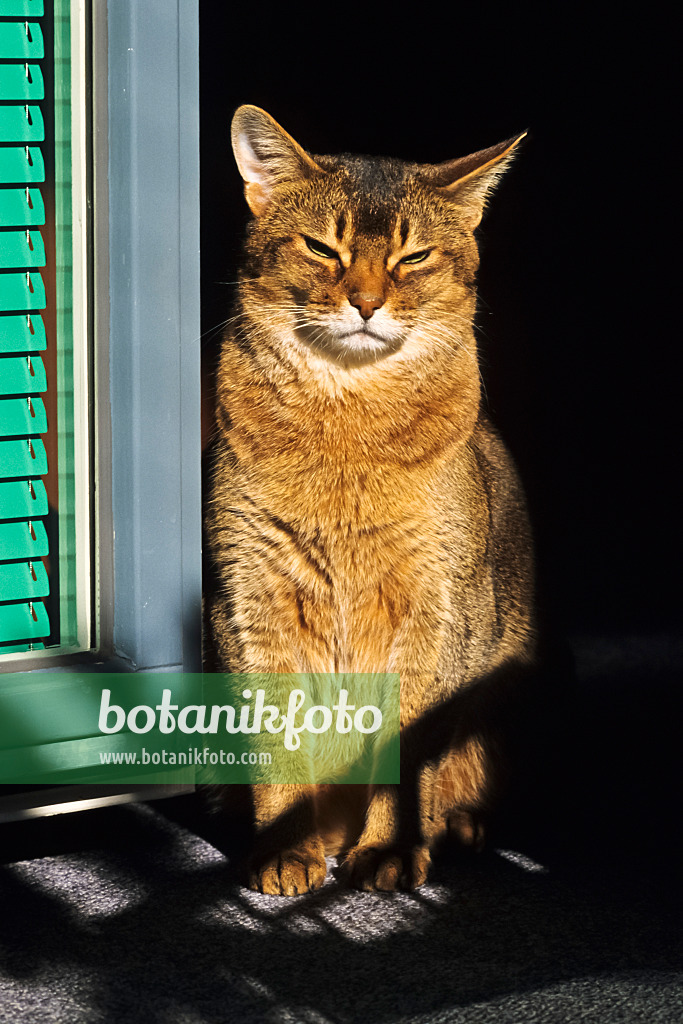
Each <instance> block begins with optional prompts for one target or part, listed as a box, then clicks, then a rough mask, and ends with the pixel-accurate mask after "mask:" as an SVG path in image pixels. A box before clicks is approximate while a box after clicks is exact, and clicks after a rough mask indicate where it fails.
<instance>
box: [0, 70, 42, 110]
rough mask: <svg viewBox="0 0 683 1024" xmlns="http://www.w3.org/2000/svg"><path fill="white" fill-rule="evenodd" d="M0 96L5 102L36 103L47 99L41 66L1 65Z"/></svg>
mask: <svg viewBox="0 0 683 1024" xmlns="http://www.w3.org/2000/svg"><path fill="white" fill-rule="evenodd" d="M0 96H2V98H3V99H4V100H23V101H24V103H35V102H36V101H37V100H43V99H45V83H44V82H43V73H42V71H41V70H40V65H39V64H28V65H25V64H0Z"/></svg>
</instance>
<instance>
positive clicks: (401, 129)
mask: <svg viewBox="0 0 683 1024" xmlns="http://www.w3.org/2000/svg"><path fill="white" fill-rule="evenodd" d="M478 10H479V12H480V13H479V14H476V15H474V16H473V15H471V14H468V16H467V17H465V16H464V15H462V13H459V9H458V7H449V8H434V7H430V6H426V5H423V6H422V7H414V8H413V9H410V8H407V7H406V8H396V7H389V6H383V7H382V8H381V9H379V8H373V7H367V8H364V7H363V8H359V7H357V8H346V7H344V8H341V7H335V8H334V9H330V8H320V7H318V8H303V9H297V8H290V7H288V5H281V6H280V7H277V8H263V7H261V6H257V5H254V7H253V13H252V12H250V10H249V9H246V10H245V8H244V7H242V8H240V14H239V20H238V21H236V20H235V17H236V16H235V15H231V14H230V11H229V9H228V7H227V5H226V6H225V7H224V5H222V4H217V3H215V0H214V2H208V0H204V2H202V3H201V4H200V32H201V90H202V122H201V127H202V165H201V172H202V217H203V227H202V277H203V327H202V329H203V331H204V342H203V353H204V360H205V368H206V371H207V376H208V377H210V374H211V368H212V361H213V358H214V356H215V352H216V348H217V335H216V334H215V332H213V328H214V327H215V326H216V325H217V324H218V323H219V322H220V321H222V320H224V319H225V318H226V317H227V316H228V315H229V305H230V300H231V287H230V285H229V284H228V283H224V282H231V281H234V279H235V270H236V265H237V262H238V259H239V249H240V244H241V237H242V233H243V226H244V223H245V222H246V219H247V208H246V205H245V203H244V201H243V198H242V187H241V181H240V179H239V176H238V174H237V170H236V167H235V165H234V161H233V158H232V153H231V149H230V142H229V127H230V120H231V116H232V113H233V111H234V109H235V108H236V107H237V106H238V105H239V104H240V103H254V104H256V105H258V106H262V107H264V108H265V109H266V110H268V111H269V112H270V113H271V114H272V115H273V116H274V117H275V118H276V119H277V120H278V121H280V123H281V124H282V125H283V127H285V128H286V129H287V130H288V131H289V132H290V134H292V135H293V136H294V137H295V138H296V139H297V141H299V142H300V143H301V144H302V145H303V146H304V148H306V149H308V150H310V151H311V152H313V153H316V152H317V153H325V152H331V153H333V152H343V151H347V152H361V153H370V154H378V155H391V156H399V157H403V158H406V159H414V160H419V161H430V160H432V161H439V160H445V159H449V158H451V157H456V156H462V155H464V154H466V153H469V152H472V151H474V150H477V149H480V148H483V147H485V146H489V145H492V144H493V143H495V142H498V141H501V140H503V139H505V138H508V137H509V136H511V135H514V134H515V133H518V132H520V131H522V130H524V129H528V130H529V137H528V139H527V140H526V141H525V142H524V144H523V146H522V147H521V152H520V155H519V158H518V159H517V161H516V163H515V164H514V166H513V167H512V169H511V171H510V172H509V174H508V175H507V177H506V178H505V180H504V181H503V183H502V184H501V186H500V187H499V189H498V191H497V193H496V195H495V196H494V197H493V200H492V203H491V205H490V208H489V211H488V213H487V215H486V218H485V220H484V223H483V225H482V228H481V229H480V236H479V237H480V244H481V251H482V267H481V272H480V279H479V280H480V286H479V291H480V298H481V301H480V304H479V314H478V326H479V328H480V330H479V344H480V346H481V360H482V367H483V373H484V378H485V381H486V386H487V395H488V405H489V408H490V410H491V413H492V416H493V418H494V420H495V421H496V422H497V423H498V425H499V427H500V428H501V430H502V432H503V434H504V436H505V438H506V439H507V441H508V443H509V445H510V447H511V448H512V450H513V453H514V455H515V457H516V459H517V461H518V463H519V465H520V468H521V470H522V474H523V477H524V480H525V483H526V486H527V489H528V492H529V495H530V499H531V505H532V510H533V516H534V521H535V526H536V532H537V538H538V555H539V564H540V568H541V576H542V580H543V583H544V594H545V596H544V602H545V604H546V607H547V608H548V609H549V610H551V612H552V613H553V614H554V615H555V617H556V620H557V622H558V624H559V626H560V629H561V630H562V631H564V632H566V633H567V634H571V633H580V634H588V635H596V634H610V635H628V634H636V633H637V634H645V635H649V634H659V633H664V632H669V633H671V632H673V631H675V630H676V629H677V628H678V623H679V621H680V611H681V607H680V598H679V596H678V587H677V574H678V564H679V557H678V556H679V546H678V534H679V523H680V513H681V508H680V504H679V503H678V499H677V494H678V489H679V484H678V478H679V476H680V454H679V445H678V424H677V420H678V405H679V400H678V390H679V384H678V379H679V365H680V361H679V356H678V348H679V346H680V331H679V329H678V320H677V315H675V310H674V303H675V301H676V294H675V293H676V282H675V279H674V276H673V274H671V275H670V276H669V275H668V274H667V268H668V267H672V266H673V260H674V258H675V256H676V255H677V254H676V249H675V241H676V233H675V229H674V227H673V219H674V209H675V207H676V205H677V170H676V168H677V162H676V161H674V160H673V158H672V155H671V154H673V152H674V150H673V147H672V145H671V144H672V142H673V141H675V139H674V136H675V134H676V131H677V129H676V125H677V120H676V118H675V116H674V97H675V95H676V72H675V68H676V61H675V60H674V58H673V56H671V57H669V55H668V46H667V39H668V38H669V37H671V36H673V29H672V26H671V24H670V23H669V22H668V21H667V20H666V19H665V18H659V16H658V15H657V12H656V9H654V8H652V9H650V10H649V12H648V18H647V20H644V19H642V18H640V19H639V18H638V17H637V15H636V14H635V13H626V10H625V9H624V8H621V9H619V8H617V7H614V8H613V10H614V11H615V12H617V11H619V15H618V18H617V16H616V14H615V15H613V16H610V15H609V14H606V13H604V12H603V13H597V14H596V13H595V12H596V11H598V8H593V9H592V12H591V11H589V10H587V11H586V12H582V11H581V10H580V9H579V8H576V7H575V6H572V7H570V6H569V5H552V8H548V10H546V12H545V13H544V14H540V15H539V16H538V18H537V19H535V20H532V19H530V18H525V16H524V12H523V10H522V11H521V12H520V10H519V8H518V7H516V6H515V8H512V7H511V9H510V10H511V11H514V13H508V14H507V15H501V13H500V11H499V10H497V9H495V8H492V7H487V6H481V7H480V8H478ZM667 277H669V281H668V283H667Z"/></svg>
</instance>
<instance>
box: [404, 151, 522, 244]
mask: <svg viewBox="0 0 683 1024" xmlns="http://www.w3.org/2000/svg"><path fill="white" fill-rule="evenodd" d="M526 134H527V133H526V132H522V134H521V135H514V136H513V137H512V138H511V139H507V140H506V141H505V142H499V143H498V145H497V146H489V148H488V149H480V150H479V152H477V153H471V154H470V155H469V156H463V157H461V158H460V159H459V160H447V161H446V162H445V163H443V164H431V165H429V166H428V167H421V168H420V177H421V178H422V179H423V180H425V181H427V182H429V184H430V185H432V186H433V187H434V188H438V189H439V190H440V191H441V190H443V191H444V192H445V193H446V194H447V195H448V196H449V197H450V198H452V199H453V202H454V203H456V204H457V205H458V206H459V207H462V218H463V222H464V224H465V226H466V227H468V228H469V229H470V230H471V231H473V230H474V229H475V228H476V227H477V225H478V224H479V221H480V220H481V218H482V215H483V213H484V206H485V204H486V199H487V197H488V194H489V192H491V190H492V189H493V188H495V186H496V184H497V183H498V180H499V179H500V178H501V177H502V176H503V174H504V173H505V171H506V170H507V168H508V167H509V166H510V163H511V162H512V160H513V158H514V156H515V150H516V149H517V146H518V145H519V143H520V142H521V141H522V139H523V138H524V137H525V136H526Z"/></svg>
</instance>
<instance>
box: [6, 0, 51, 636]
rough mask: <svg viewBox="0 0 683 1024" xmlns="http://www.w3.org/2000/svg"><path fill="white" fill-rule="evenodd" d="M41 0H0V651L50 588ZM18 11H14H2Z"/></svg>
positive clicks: (39, 618) (44, 620) (40, 629)
mask: <svg viewBox="0 0 683 1024" xmlns="http://www.w3.org/2000/svg"><path fill="white" fill-rule="evenodd" d="M43 13H44V10H43V0H0V19H2V20H0V61H1V62H2V63H0V101H2V102H1V103H0V645H5V646H4V647H3V646H0V654H2V653H3V652H4V653H7V652H9V651H12V652H14V651H17V650H26V649H27V648H28V647H30V646H37V647H40V646H43V645H42V644H41V643H40V641H41V640H42V639H44V638H46V637H48V636H49V634H50V622H49V619H48V615H47V612H46V609H45V606H44V604H43V600H42V599H43V598H44V597H46V596H47V595H48V594H49V592H50V583H49V579H48V574H47V571H46V568H45V565H44V564H43V561H42V559H43V558H46V557H47V556H49V544H48V534H47V531H46V529H45V525H44V522H43V519H44V518H45V517H46V516H47V514H48V502H47V495H46V491H45V486H44V484H43V482H42V481H41V479H40V478H41V476H44V475H45V474H46V473H47V471H48V464H47V455H46V451H45V445H44V444H43V441H42V439H41V435H42V434H45V433H46V432H47V430H48V426H49V424H48V422H47V416H46V412H45V406H44V404H43V401H42V399H41V398H40V397H39V395H40V394H42V393H43V392H45V391H46V389H47V387H48V384H49V382H48V380H47V377H46V373H45V367H44V365H43V361H42V359H41V355H40V353H41V352H43V351H44V350H45V348H46V345H47V344H48V343H49V341H50V339H47V338H46V336H45V327H44V324H43V320H42V317H41V315H40V313H41V310H43V309H45V306H46V297H45V287H44V282H43V279H42V277H41V270H40V268H41V267H44V266H45V246H44V244H43V238H42V235H41V231H40V228H41V225H43V224H44V223H45V208H44V203H43V198H42V195H41V191H40V184H41V183H42V182H44V181H45V164H44V159H43V153H42V151H41V144H43V143H44V139H45V127H44V120H43V112H42V110H41V108H40V102H41V101H42V100H43V99H44V95H45V92H44V82H43V75H42V71H41V67H40V65H39V64H38V63H37V62H38V61H41V60H42V59H43V57H44V45H43V33H42V28H41V24H40V21H38V20H36V19H39V18H41V17H42V16H43ZM7 19H15V20H7Z"/></svg>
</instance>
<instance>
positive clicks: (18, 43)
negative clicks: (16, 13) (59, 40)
mask: <svg viewBox="0 0 683 1024" xmlns="http://www.w3.org/2000/svg"><path fill="white" fill-rule="evenodd" d="M44 56H45V47H44V46H43V33H42V30H41V28H40V25H39V24H38V23H37V22H35V21H3V22H0V58H2V59H3V60H42V59H43V57H44Z"/></svg>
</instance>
